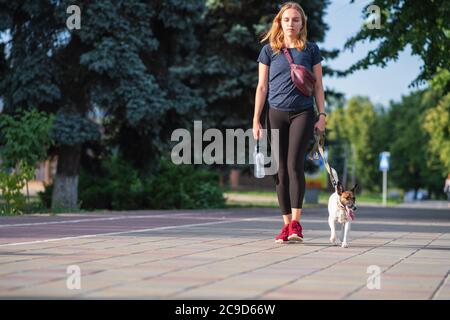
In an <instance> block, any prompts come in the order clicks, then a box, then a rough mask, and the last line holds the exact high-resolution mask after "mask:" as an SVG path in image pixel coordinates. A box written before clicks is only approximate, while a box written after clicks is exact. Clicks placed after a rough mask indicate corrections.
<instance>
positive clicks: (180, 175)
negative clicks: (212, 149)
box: [146, 159, 225, 209]
mask: <svg viewBox="0 0 450 320" xmlns="http://www.w3.org/2000/svg"><path fill="white" fill-rule="evenodd" d="M218 180H219V177H218V174H217V173H215V172H211V171H208V170H205V169H199V168H195V167H194V166H192V165H175V164H173V163H172V162H171V161H169V160H166V159H162V160H161V161H160V169H159V172H158V174H157V175H155V176H154V177H153V178H152V179H151V181H150V183H149V184H148V187H147V189H146V191H147V193H146V197H147V203H148V205H149V207H151V208H155V209H200V208H222V207H224V206H225V198H224V197H223V190H222V188H220V187H219V186H218Z"/></svg>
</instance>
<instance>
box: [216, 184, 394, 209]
mask: <svg viewBox="0 0 450 320" xmlns="http://www.w3.org/2000/svg"><path fill="white" fill-rule="evenodd" d="M225 193H226V194H231V195H232V194H239V195H249V196H264V197H276V196H277V194H276V192H275V191H266V190H231V189H229V188H227V189H225ZM329 197H330V193H327V192H325V191H321V192H320V193H319V204H324V203H327V202H328V198H329ZM356 202H357V203H361V204H362V203H374V204H380V205H381V204H382V203H383V199H382V195H381V194H374V193H362V194H357V195H356ZM402 202H403V201H402V199H401V198H399V199H389V198H388V199H387V204H388V205H395V204H399V203H402ZM238 203H241V202H238ZM250 204H254V205H260V206H262V204H261V203H260V202H257V201H255V202H250ZM268 205H269V204H267V206H268ZM275 205H276V206H278V204H276V203H275Z"/></svg>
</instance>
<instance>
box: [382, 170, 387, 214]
mask: <svg viewBox="0 0 450 320" xmlns="http://www.w3.org/2000/svg"><path fill="white" fill-rule="evenodd" d="M386 205H387V170H383V207H386Z"/></svg>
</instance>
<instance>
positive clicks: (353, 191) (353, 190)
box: [351, 183, 358, 193]
mask: <svg viewBox="0 0 450 320" xmlns="http://www.w3.org/2000/svg"><path fill="white" fill-rule="evenodd" d="M357 186H358V184H357V183H356V184H355V185H354V186H353V188H352V189H351V191H352V193H355V189H356V187H357Z"/></svg>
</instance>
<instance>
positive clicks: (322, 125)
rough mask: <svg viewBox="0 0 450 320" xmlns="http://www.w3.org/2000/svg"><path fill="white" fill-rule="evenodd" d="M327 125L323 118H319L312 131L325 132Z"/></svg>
mask: <svg viewBox="0 0 450 320" xmlns="http://www.w3.org/2000/svg"><path fill="white" fill-rule="evenodd" d="M326 125H327V122H326V120H325V117H323V116H320V117H319V121H317V122H316V124H315V125H314V130H319V131H320V132H325V127H326Z"/></svg>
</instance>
